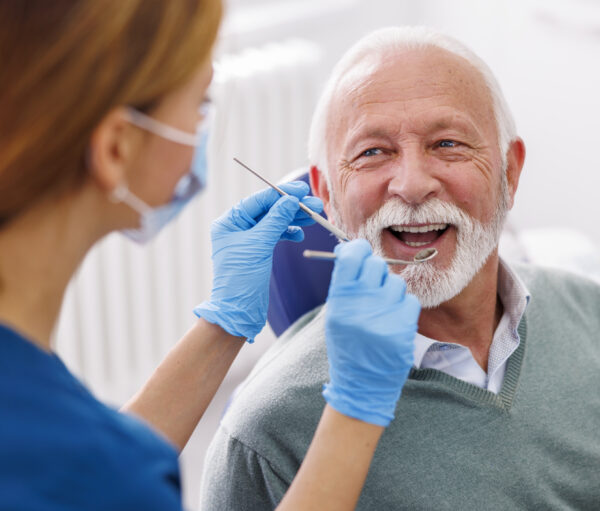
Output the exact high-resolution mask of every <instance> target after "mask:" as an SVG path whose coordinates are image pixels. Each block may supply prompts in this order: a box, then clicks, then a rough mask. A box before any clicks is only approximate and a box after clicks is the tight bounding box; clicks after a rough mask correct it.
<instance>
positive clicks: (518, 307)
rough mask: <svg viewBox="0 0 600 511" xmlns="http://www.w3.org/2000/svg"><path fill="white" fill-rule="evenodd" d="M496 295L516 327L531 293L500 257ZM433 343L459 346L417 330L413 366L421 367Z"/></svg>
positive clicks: (512, 324) (511, 323)
mask: <svg viewBox="0 0 600 511" xmlns="http://www.w3.org/2000/svg"><path fill="white" fill-rule="evenodd" d="M498 295H499V296H500V300H501V301H502V305H503V307H504V314H505V315H508V317H509V320H510V325H511V326H512V327H513V328H517V326H518V325H519V323H520V322H521V318H522V317H523V314H524V313H525V309H526V307H527V304H528V303H529V300H530V298H531V294H530V293H529V290H528V289H527V286H525V283H524V282H523V281H522V280H521V278H520V277H519V276H518V275H517V274H516V273H515V272H514V271H513V270H512V269H511V268H510V266H509V265H508V263H507V262H506V261H504V260H503V259H502V258H499V265H498ZM434 344H449V345H453V346H459V345H454V344H453V343H441V342H440V341H436V340H435V339H430V338H429V337H425V336H424V335H422V334H420V333H418V332H417V335H416V336H415V348H414V350H413V357H414V362H413V365H414V366H415V367H417V368H418V367H421V364H422V362H423V357H425V354H426V353H427V350H429V348H431V346H433V345H434Z"/></svg>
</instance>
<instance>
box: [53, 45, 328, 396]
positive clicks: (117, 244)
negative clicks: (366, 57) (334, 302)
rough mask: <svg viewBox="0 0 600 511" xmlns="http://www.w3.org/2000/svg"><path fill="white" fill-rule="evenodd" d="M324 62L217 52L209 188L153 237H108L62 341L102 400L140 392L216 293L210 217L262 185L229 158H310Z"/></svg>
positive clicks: (64, 317)
mask: <svg viewBox="0 0 600 511" xmlns="http://www.w3.org/2000/svg"><path fill="white" fill-rule="evenodd" d="M320 63H321V56H320V52H319V50H318V48H317V47H316V46H315V45H314V44H312V43H309V42H306V41H302V40H287V41H283V42H281V43H277V44H269V45H267V46H263V47H258V48H249V49H246V50H244V51H243V52H241V53H239V54H235V55H224V56H223V57H222V58H220V60H219V62H217V63H216V64H215V78H214V82H213V86H212V87H211V88H212V92H211V94H212V96H213V99H214V100H215V102H216V104H217V107H218V111H217V116H216V119H215V125H214V129H213V131H212V135H211V141H210V146H209V185H208V189H207V190H206V191H205V192H204V193H203V194H202V195H201V196H200V197H199V198H198V199H196V200H194V201H193V202H192V203H191V204H190V205H189V206H188V207H187V209H186V210H185V211H184V213H182V215H181V216H180V217H179V218H178V219H177V220H176V221H175V222H174V223H173V224H172V225H169V226H168V227H167V228H165V230H164V231H163V232H162V233H161V234H160V235H159V236H158V238H157V239H156V240H154V241H153V242H152V243H151V244H149V245H147V246H143V247H140V246H137V245H135V244H134V243H131V242H129V241H128V240H126V239H125V238H124V237H123V236H121V235H120V234H111V235H110V236H108V237H107V239H105V240H103V241H102V242H101V243H100V244H99V245H98V246H97V247H95V248H94V249H93V250H92V251H91V252H90V254H89V255H88V257H87V258H86V260H85V261H84V263H83V264H82V267H81V268H80V270H79V271H78V273H77V275H76V277H75V278H74V280H73V282H72V283H71V285H70V287H69V289H68V290H67V294H66V297H65V302H64V306H63V310H62V314H61V318H60V321H59V324H58V326H57V330H56V332H55V346H56V349H57V351H58V353H59V354H60V355H61V356H62V358H63V360H64V361H65V362H66V364H67V365H68V366H69V367H70V368H71V370H73V371H74V372H75V373H76V374H77V375H78V376H79V377H80V378H82V379H83V380H84V381H85V382H86V384H87V385H88V386H89V387H90V388H91V389H92V390H93V391H94V392H95V393H96V395H97V396H98V397H100V398H101V399H103V400H105V401H108V402H111V403H113V404H115V405H119V404H122V403H123V402H124V401H126V400H127V399H128V398H129V397H130V396H131V395H132V394H133V393H135V391H136V390H137V389H139V387H140V386H141V385H142V384H143V382H144V381H145V380H146V379H147V378H148V377H149V376H150V374H151V373H152V371H153V369H154V368H155V367H156V365H157V364H158V363H159V362H160V360H161V359H162V358H163V357H164V355H165V354H166V352H167V351H168V350H169V349H170V347H171V346H172V345H173V344H174V343H175V342H176V341H177V340H178V339H179V338H180V337H181V336H182V335H183V334H184V333H185V331H186V330H187V329H188V328H189V326H190V325H191V324H192V322H193V320H194V316H193V314H192V309H193V307H194V305H195V304H197V303H198V302H200V301H201V300H203V299H205V298H207V297H208V296H209V293H210V285H211V281H212V276H211V262H210V239H209V228H210V222H211V221H212V220H213V219H214V218H216V217H217V216H219V215H220V214H221V213H222V212H223V211H225V210H226V209H227V208H229V207H230V206H232V205H233V204H234V203H235V202H237V201H238V200H239V199H241V198H242V197H244V196H246V195H247V194H248V193H250V192H253V191H255V190H258V189H260V188H262V187H263V186H262V184H261V183H260V181H258V180H257V179H256V178H255V177H254V176H252V175H251V174H249V173H248V172H247V171H245V170H243V169H242V168H241V167H239V166H238V165H236V164H234V162H233V161H232V158H233V157H234V156H236V157H238V158H239V159H241V160H242V161H244V162H245V163H247V164H248V165H249V166H250V167H254V168H256V169H258V170H259V171H261V172H262V173H263V174H264V175H265V176H266V177H268V178H271V179H273V180H274V181H277V180H278V178H280V177H282V176H283V175H285V174H286V173H288V172H289V171H290V170H292V169H294V168H296V167H299V166H301V165H305V164H306V140H307V134H308V127H309V123H310V116H311V113H312V110H313V108H314V104H315V103H316V99H317V94H318V87H319V84H320V83H321V78H322V76H323V72H322V69H321V68H320V67H321V64H320ZM243 353H244V352H242V356H243Z"/></svg>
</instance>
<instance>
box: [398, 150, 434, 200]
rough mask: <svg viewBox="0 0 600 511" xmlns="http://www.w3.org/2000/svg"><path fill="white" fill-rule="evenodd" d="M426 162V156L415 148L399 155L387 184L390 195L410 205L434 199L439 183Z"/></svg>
mask: <svg viewBox="0 0 600 511" xmlns="http://www.w3.org/2000/svg"><path fill="white" fill-rule="evenodd" d="M427 160H428V158H427V155H426V154H425V153H424V152H423V151H420V150H419V149H417V148H413V149H411V150H407V151H404V152H403V153H402V154H401V155H399V157H398V160H397V163H396V165H395V167H394V169H393V173H394V174H393V176H392V178H391V179H390V181H389V184H388V192H389V193H390V195H393V196H396V197H399V198H401V199H402V200H403V201H404V202H405V203H406V204H412V205H417V204H422V203H423V202H426V201H427V200H429V199H432V198H433V197H436V196H437V195H438V194H439V192H440V190H441V183H440V181H439V180H438V179H437V177H436V176H435V174H434V173H433V169H432V168H431V165H428V161H427Z"/></svg>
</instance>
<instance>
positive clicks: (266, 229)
mask: <svg viewBox="0 0 600 511" xmlns="http://www.w3.org/2000/svg"><path fill="white" fill-rule="evenodd" d="M281 188H282V189H283V190H284V191H285V192H287V193H289V194H290V196H284V197H282V196H281V195H279V193H278V192H276V191H275V190H273V189H271V188H269V189H267V190H263V191H261V192H258V193H256V194H254V195H251V196H250V197H247V198H245V199H244V200H242V201H241V202H240V203H239V204H238V205H237V206H235V207H234V208H232V209H231V210H229V211H228V212H227V213H225V214H224V215H222V216H221V217H219V218H218V219H217V220H215V221H214V222H213V224H212V227H211V240H212V260H213V274H214V277H213V289H212V293H211V296H210V300H209V301H207V302H203V303H201V304H200V305H198V306H197V307H196V308H195V309H194V313H195V314H196V315H197V316H198V317H202V318H204V319H206V320H207V321H209V322H210V323H215V324H217V325H220V326H221V328H223V329H224V330H226V331H227V332H229V333H230V334H232V335H235V336H239V337H245V338H246V339H247V340H248V342H253V341H254V337H255V336H256V335H257V334H258V333H259V332H260V331H261V330H262V329H263V327H264V326H265V323H266V322H267V308H268V306H269V281H270V279H271V266H272V262H273V249H274V248H275V245H276V244H277V242H278V241H279V240H281V239H284V240H291V241H302V240H303V239H304V232H303V231H302V229H301V228H300V227H299V226H301V225H310V224H312V223H314V220H312V219H311V218H310V217H309V216H308V215H307V214H306V213H304V212H303V211H302V210H301V209H300V208H299V206H298V203H299V199H302V202H303V203H304V204H306V205H307V206H308V207H309V208H310V209H312V210H313V211H316V212H317V213H320V212H321V211H322V210H323V202H322V201H321V200H320V199H318V198H316V197H305V196H306V194H308V192H309V187H308V185H307V184H306V183H303V182H300V181H294V182H292V183H286V184H284V185H282V186H281Z"/></svg>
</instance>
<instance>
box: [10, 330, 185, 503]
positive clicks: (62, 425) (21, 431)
mask: <svg viewBox="0 0 600 511" xmlns="http://www.w3.org/2000/svg"><path fill="white" fill-rule="evenodd" d="M181 509H182V503H181V492H180V480H179V467H178V461H177V453H176V451H175V449H174V448H173V447H172V446H171V445H169V444H168V443H167V442H165V441H164V440H163V439H161V438H160V437H159V436H158V435H157V434H156V433H154V432H153V431H152V430H151V429H150V428H149V427H148V426H146V425H145V424H143V423H142V422H141V421H139V420H137V419H135V418H133V417H131V416H127V415H125V414H121V413H119V412H117V411H115V410H112V409H110V408H108V407H106V406H104V405H103V404H102V403H100V402H99V401H97V400H96V399H95V398H94V397H93V396H92V395H91V394H90V393H89V392H88V391H87V389H85V387H84V386H83V385H82V384H81V383H80V382H79V381H78V380H77V379H76V378H75V377H74V376H73V375H72V374H71V373H70V372H69V371H68V369H67V368H66V367H65V365H64V364H63V363H62V362H61V360H60V359H59V358H58V357H57V356H56V355H53V354H49V353H46V352H44V351H43V350H41V349H39V348H38V347H37V346H36V345H34V344H33V343H31V342H29V341H28V340H27V339H25V338H23V337H22V336H21V335H19V334H18V333H16V332H15V331H14V330H11V329H9V328H7V327H5V326H2V325H0V510H2V511H4V510H6V511H8V510H10V511H15V510H21V511H30V510H31V511H33V510H35V511H55V510H56V511H58V510H60V511H71V510H73V511H75V510H77V511H88V510H102V511H109V510H110V511H121V510H123V511H124V510H128V511H130V510H144V511H152V510H161V511H170V510H178V511H180V510H181Z"/></svg>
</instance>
